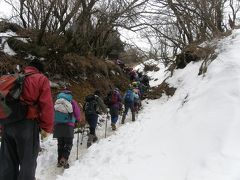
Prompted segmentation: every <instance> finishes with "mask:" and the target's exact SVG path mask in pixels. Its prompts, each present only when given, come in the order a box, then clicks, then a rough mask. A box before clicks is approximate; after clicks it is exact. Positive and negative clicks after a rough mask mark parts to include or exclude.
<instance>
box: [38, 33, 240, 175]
mask: <svg viewBox="0 0 240 180" xmlns="http://www.w3.org/2000/svg"><path fill="white" fill-rule="evenodd" d="M218 43H219V44H218V49H217V52H219V53H220V54H219V55H218V57H217V59H215V60H214V61H213V62H212V63H211V65H210V66H209V68H208V71H207V74H206V75H205V76H198V71H199V68H200V66H201V63H202V62H197V63H190V64H189V65H188V66H187V67H186V68H184V69H179V70H176V71H175V73H174V75H173V77H172V78H169V79H168V80H167V82H168V83H169V84H171V85H173V86H175V87H177V91H176V92H175V95H174V96H173V97H166V96H164V97H162V98H161V99H158V100H151V101H150V100H149V101H148V103H146V101H145V102H143V110H142V111H141V112H140V113H139V115H138V117H137V120H136V122H134V123H132V122H131V121H130V119H129V117H128V119H127V123H126V124H125V125H120V124H118V125H117V126H118V130H117V131H116V132H112V131H111V130H110V127H108V133H107V134H108V135H109V136H108V137H107V138H104V122H103V123H101V125H102V126H101V127H98V129H97V134H98V136H99V137H100V141H99V142H98V143H96V144H94V145H92V146H91V147H90V148H89V149H86V137H84V141H83V145H82V146H80V157H79V160H77V161H76V139H77V138H75V143H74V145H73V150H72V153H71V156H70V165H71V167H70V169H68V170H65V171H63V169H61V168H57V167H56V163H57V161H56V159H57V143H56V140H54V139H51V138H50V139H48V140H47V141H46V142H44V143H43V144H42V146H43V147H44V148H46V149H47V150H46V151H44V152H43V153H42V154H41V155H40V156H39V159H38V168H37V179H38V180H46V179H48V180H55V179H57V180H79V179H83V180H146V179H151V180H160V179H163V180H237V179H240V171H239V169H240V153H239V152H240V141H239V139H240V131H239V129H240V121H239V119H240V111H239V107H240V61H239V47H240V30H236V31H234V32H233V35H231V36H230V37H227V38H225V39H223V40H220V41H219V42H218ZM163 70H164V69H162V70H161V71H159V72H156V73H152V74H151V76H152V77H153V79H156V78H158V79H159V80H158V83H160V82H161V81H160V79H163V78H164V77H166V75H164V73H163ZM155 85H156V84H155ZM109 123H110V122H109V121H108V124H109ZM80 137H81V136H80Z"/></svg>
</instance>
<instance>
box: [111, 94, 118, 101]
mask: <svg viewBox="0 0 240 180" xmlns="http://www.w3.org/2000/svg"><path fill="white" fill-rule="evenodd" d="M111 103H112V104H116V103H118V92H117V91H113V93H112V96H111Z"/></svg>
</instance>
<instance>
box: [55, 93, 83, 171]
mask: <svg viewBox="0 0 240 180" xmlns="http://www.w3.org/2000/svg"><path fill="white" fill-rule="evenodd" d="M54 109H55V118H54V119H55V125H54V132H53V138H57V141H58V159H57V160H58V162H57V167H63V168H65V169H67V168H69V163H68V158H69V155H70V153H71V150H72V146H73V138H74V127H75V125H78V124H80V125H81V124H83V123H82V121H80V113H81V111H80V108H79V106H78V103H77V101H75V100H74V99H73V95H72V92H71V91H70V90H67V89H65V90H64V91H62V92H60V93H59V94H58V95H57V100H56V102H55V105H54Z"/></svg>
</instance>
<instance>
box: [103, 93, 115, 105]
mask: <svg viewBox="0 0 240 180" xmlns="http://www.w3.org/2000/svg"><path fill="white" fill-rule="evenodd" d="M116 103H118V93H117V92H116V91H111V92H109V93H108V95H107V97H106V98H105V99H104V104H106V105H108V106H111V105H113V104H116Z"/></svg>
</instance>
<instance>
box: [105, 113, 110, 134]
mask: <svg viewBox="0 0 240 180" xmlns="http://www.w3.org/2000/svg"><path fill="white" fill-rule="evenodd" d="M108 117H109V114H108V112H107V119H106V123H105V138H106V137H107V121H108Z"/></svg>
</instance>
